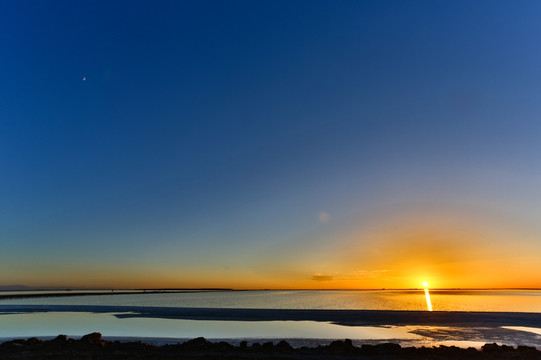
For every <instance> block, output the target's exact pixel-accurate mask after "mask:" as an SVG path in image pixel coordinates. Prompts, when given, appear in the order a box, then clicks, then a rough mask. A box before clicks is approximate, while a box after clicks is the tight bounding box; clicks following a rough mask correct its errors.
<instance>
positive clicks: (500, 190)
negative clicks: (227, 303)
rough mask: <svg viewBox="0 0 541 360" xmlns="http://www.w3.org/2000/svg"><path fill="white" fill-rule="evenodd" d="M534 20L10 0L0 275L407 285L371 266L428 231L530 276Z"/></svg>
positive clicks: (490, 6) (393, 10)
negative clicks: (410, 232)
mask: <svg viewBox="0 0 541 360" xmlns="http://www.w3.org/2000/svg"><path fill="white" fill-rule="evenodd" d="M540 11H541V4H539V3H538V2H535V1H520V2H503V1H478V2H470V1H437V2H436V1H407V2H404V1H363V2H361V1H340V2H332V1H295V2H286V1H261V2H260V1H258V2H249V1H228V2H220V1H193V2H188V1H184V2H180V1H171V2H166V1H154V2H141V1H126V2H121V1H116V2H105V1H103V2H101V1H95V2H80V1H66V2H55V3H54V4H51V3H43V2H34V1H26V2H19V1H6V2H3V3H2V4H1V5H0V24H2V25H0V26H1V27H0V29H1V31H0V48H1V49H2V56H0V169H1V174H2V175H1V176H0V215H1V216H0V239H1V241H2V248H3V249H4V250H3V251H2V252H1V253H0V264H1V265H0V270H1V271H0V273H1V274H2V275H0V283H3V284H11V283H25V284H30V285H59V286H64V285H66V286H67V285H70V286H139V285H140V286H152V285H156V286H165V285H167V286H171V287H173V286H179V287H182V286H198V284H201V286H231V287H258V286H261V287H295V286H298V287H312V286H313V287H318V286H328V287H344V286H346V287H349V286H358V287H371V286H377V285H375V284H376V283H374V282H370V281H371V280H370V279H363V278H362V276H361V277H359V278H358V279H356V281H357V283H356V284H357V285H355V284H353V283H347V284H346V283H344V282H343V281H342V282H340V281H335V282H333V281H330V282H324V283H323V282H314V281H313V280H312V279H316V278H318V277H317V276H318V274H319V275H321V274H322V275H323V276H328V279H331V278H336V279H343V278H344V276H342V275H341V274H349V275H348V276H345V277H346V278H348V279H349V278H354V277H355V276H353V275H351V274H360V273H362V274H364V273H366V272H374V274H375V273H377V272H378V271H383V270H385V271H387V270H389V272H396V273H397V274H396V276H394V278H396V279H399V278H411V279H412V280H411V281H413V279H416V277H415V276H417V275H415V274H413V273H408V272H407V271H405V270H404V269H402V268H400V266H398V265H397V266H396V268H394V267H393V265H392V264H387V263H386V262H384V261H382V262H379V263H378V262H375V263H371V262H370V261H365V260H366V259H364V258H363V256H364V255H363V254H367V253H368V252H367V250H368V249H372V250H373V249H375V248H378V249H379V246H380V244H381V243H382V240H381V239H379V235H380V234H381V233H387V232H388V231H390V229H399V230H397V231H398V232H401V231H402V230H400V229H405V228H407V229H409V228H410V227H412V226H413V227H416V228H417V227H419V226H421V225H418V224H423V225H422V226H428V227H429V228H432V227H433V226H434V227H436V228H439V230H438V232H442V233H453V232H454V231H458V232H460V233H461V235H460V236H458V238H459V240H456V241H457V242H458V243H461V244H462V242H467V239H469V238H471V236H473V235H472V234H473V233H475V234H476V235H475V236H478V237H479V238H482V239H483V241H486V242H488V243H491V244H494V247H495V248H498V249H500V248H501V249H504V250H502V251H503V252H502V254H505V249H507V247H508V246H509V244H510V243H513V244H514V247H515V248H516V249H517V250H516V251H518V252H517V256H518V257H519V258H521V257H522V256H526V257H529V258H528V259H529V260H527V261H526V262H527V263H531V264H533V263H534V262H535V261H537V260H539V259H538V258H539V257H541V253H540V251H541V248H540V246H539V245H537V244H538V241H537V240H536V239H538V236H539V235H540V234H541V229H540V227H539V225H538V224H537V219H538V217H539V214H540V213H541V202H540V200H541V191H540V190H539V189H540V188H539V180H540V174H541V164H540V162H539V160H538V159H539V155H540V153H541V145H540V141H539V139H540V135H541V125H540V122H539V114H540V110H541V103H540V102H539V98H540V96H541V70H540V68H539V65H538V64H540V63H541V48H540V47H539V46H538V44H539V40H540V35H541V25H540V24H539V21H538V15H539V13H540ZM83 78H84V79H85V80H83ZM323 213H325V214H323ZM443 223H444V224H445V225H443ZM412 224H415V226H414V225H412ZM427 224H428V225H427ZM435 224H437V225H435ZM473 228H475V230H472V229H473ZM464 229H467V230H464ZM416 231H417V230H416ZM419 231H420V232H424V230H422V231H421V230H419ZM406 232H407V231H406ZM389 236H390V237H391V238H393V239H394V240H389V241H390V243H394V242H396V241H402V240H398V239H400V236H397V235H389ZM435 238H438V236H436V237H435ZM352 239H353V240H352ZM423 241H426V242H429V243H430V242H432V243H434V242H438V241H439V240H434V238H433V239H432V240H430V239H428V240H423ZM453 241H455V240H453ZM383 242H385V241H383ZM443 243H446V242H445V241H443ZM446 244H447V243H446ZM483 244H485V243H483ZM438 249H439V247H438ZM443 251H445V250H443ZM352 252H353V253H359V263H355V262H354V261H350V260H345V258H347V254H349V253H352ZM502 256H504V255H501V254H500V253H498V254H496V253H495V254H494V255H493V256H490V261H496V260H497V261H505V260H506V259H505V257H502ZM532 256H533V258H532ZM457 257H459V258H461V255H460V256H459V255H457ZM495 259H496V260H495ZM498 259H499V260H498ZM491 264H492V263H491ZM434 266H436V265H434ZM490 266H492V265H490ZM532 266H533V265H532ZM487 267H489V265H488V264H487ZM67 269H69V270H70V271H66V270H67ZM428 269H434V268H433V267H431V266H429V267H428ZM528 269H530V270H528ZM528 269H526V270H528V271H530V272H531V268H528ZM526 270H524V271H526ZM419 271H420V270H419ZM423 271H424V270H423ZM426 271H428V270H426ZM434 271H436V270H434ZM442 271H443V270H442ZM537 271H538V270H537ZM421 272H422V271H421ZM398 273H400V274H398ZM143 274H144V275H143ZM329 274H330V275H329ZM333 274H334V275H333ZM378 274H379V273H378ZM416 274H417V273H416ZM350 275H351V276H350ZM534 275H535V274H534ZM536 275H539V273H536ZM423 276H424V275H423ZM427 276H430V275H427ZM322 278H324V277H322ZM538 278H539V277H538ZM326 279H327V278H326ZM396 279H395V280H392V279H390V278H388V279H379V280H381V281H382V282H384V283H385V284H388V285H391V286H392V284H398V285H396V286H399V285H400V286H402V285H403V286H406V285H404V284H406V282H404V283H400V282H399V280H396ZM290 280H291V284H292V285H290V286H289V285H288V284H289V283H288V281H290ZM369 280H370V281H369ZM462 280H463V279H462V278H461V277H460V276H458V275H457V276H456V277H455V278H453V281H449V282H444V281H442V282H441V283H442V285H443V284H453V285H454V284H458V285H459V286H460V284H461V283H460V281H462ZM393 281H394V282H393ZM400 281H402V280H400ZM408 281H409V280H408ZM415 281H416V280H415ZM478 282H479V285H476V286H480V285H482V280H479V281H478ZM284 284H285V285H284ZM408 284H409V283H408ZM533 285H535V286H541V284H534V283H532V282H530V283H528V286H533ZM377 287H379V286H377Z"/></svg>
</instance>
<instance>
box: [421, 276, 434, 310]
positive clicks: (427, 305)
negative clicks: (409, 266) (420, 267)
mask: <svg viewBox="0 0 541 360" xmlns="http://www.w3.org/2000/svg"><path fill="white" fill-rule="evenodd" d="M423 286H424V287H425V298H426V309H427V310H428V311H432V302H431V301H430V293H429V292H428V284H427V283H426V282H424V283H423Z"/></svg>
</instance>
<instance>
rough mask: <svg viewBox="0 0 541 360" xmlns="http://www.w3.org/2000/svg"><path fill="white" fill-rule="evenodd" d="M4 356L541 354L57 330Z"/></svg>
mask: <svg viewBox="0 0 541 360" xmlns="http://www.w3.org/2000/svg"><path fill="white" fill-rule="evenodd" d="M0 359H194V360H195V359H197V360H199V359H248V360H249V359H268V360H271V359H282V360H286V359H307V360H308V359H337V360H339V359H389V360H392V359H540V360H541V351H538V350H536V349H535V348H533V347H527V346H518V347H516V348H514V347H511V346H505V345H502V346H498V345H496V344H486V345H484V346H483V347H482V349H481V350H476V349H474V348H469V349H462V348H457V347H446V346H439V347H434V348H425V347H421V348H415V347H408V348H402V347H400V345H397V344H391V343H385V344H379V345H362V346H361V347H356V346H353V344H352V343H351V341H350V340H344V341H333V342H331V343H330V344H329V345H325V346H318V347H313V348H307V347H301V348H293V347H291V346H290V345H289V344H288V343H287V342H286V341H280V342H277V343H271V342H268V343H264V344H259V343H255V344H252V345H249V346H248V344H247V343H246V342H242V343H241V344H240V345H239V346H234V345H231V344H229V343H226V342H215V343H212V342H210V341H208V340H206V339H204V338H197V339H193V340H190V341H187V342H184V343H182V344H175V345H162V346H154V345H149V344H145V343H142V342H140V341H139V342H119V341H106V340H103V339H102V337H101V334H99V333H92V334H88V335H85V336H83V337H82V338H81V339H80V340H74V339H68V338H67V336H65V335H59V336H58V337H56V338H55V339H53V340H48V341H43V340H39V339H36V338H31V339H28V340H12V341H7V342H4V343H2V344H0Z"/></svg>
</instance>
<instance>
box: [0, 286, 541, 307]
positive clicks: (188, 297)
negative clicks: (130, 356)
mask: <svg viewBox="0 0 541 360" xmlns="http://www.w3.org/2000/svg"><path fill="white" fill-rule="evenodd" d="M430 298H431V302H432V307H433V309H434V310H435V311H509V312H541V291H493V290H468V291H463V290H461V291H452V290H447V291H442V290H431V291H430ZM0 304H6V305H8V304H17V305H118V306H164V307H211V308H216V307H219V308H252V309H253V308H256V309H359V310H363V309H370V310H426V306H427V304H426V299H425V293H424V291H423V290H417V291H414V290H410V291H389V290H388V291H349V290H343V291H324V290H318V291H233V292H209V293H182V294H140V295H110V296H109V295H101V296H75V297H52V298H31V299H3V300H0Z"/></svg>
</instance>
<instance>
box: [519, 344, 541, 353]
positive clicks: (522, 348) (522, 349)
mask: <svg viewBox="0 0 541 360" xmlns="http://www.w3.org/2000/svg"><path fill="white" fill-rule="evenodd" d="M536 351H537V349H536V348H535V347H533V346H524V345H519V346H517V352H521V353H524V352H526V353H528V352H536Z"/></svg>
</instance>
